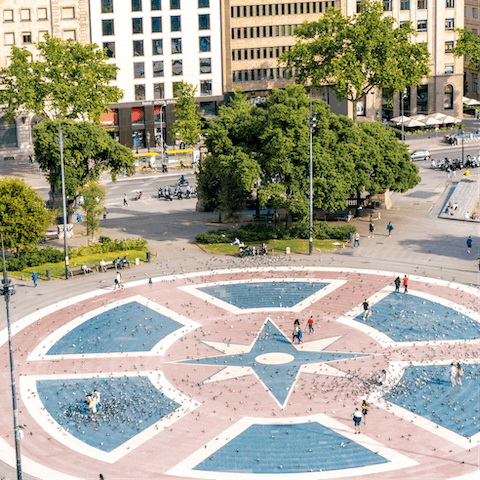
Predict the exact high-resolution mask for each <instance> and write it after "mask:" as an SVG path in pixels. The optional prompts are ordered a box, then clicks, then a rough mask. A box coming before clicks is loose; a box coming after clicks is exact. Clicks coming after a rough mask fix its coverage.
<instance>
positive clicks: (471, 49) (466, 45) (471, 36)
mask: <svg viewBox="0 0 480 480" xmlns="http://www.w3.org/2000/svg"><path fill="white" fill-rule="evenodd" d="M455 31H456V32H457V33H458V35H459V37H458V40H457V42H456V43H457V44H456V46H455V48H454V49H453V53H454V55H455V56H456V57H463V56H464V55H468V60H467V67H468V68H472V69H474V70H480V36H479V35H475V33H473V31H472V30H467V29H460V28H457V29H456V30H455Z"/></svg>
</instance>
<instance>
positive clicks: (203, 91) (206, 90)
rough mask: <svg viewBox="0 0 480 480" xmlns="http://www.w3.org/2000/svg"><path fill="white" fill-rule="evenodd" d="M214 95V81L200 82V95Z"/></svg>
mask: <svg viewBox="0 0 480 480" xmlns="http://www.w3.org/2000/svg"><path fill="white" fill-rule="evenodd" d="M211 94H212V81H211V80H201V81H200V95H202V96H207V95H211Z"/></svg>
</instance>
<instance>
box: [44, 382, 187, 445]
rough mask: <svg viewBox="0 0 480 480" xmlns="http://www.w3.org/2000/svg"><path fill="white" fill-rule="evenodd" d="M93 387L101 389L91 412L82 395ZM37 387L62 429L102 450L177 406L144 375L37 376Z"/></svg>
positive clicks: (138, 430) (138, 431)
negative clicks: (95, 376) (97, 406)
mask: <svg viewBox="0 0 480 480" xmlns="http://www.w3.org/2000/svg"><path fill="white" fill-rule="evenodd" d="M95 388H96V389H97V390H98V392H99V393H100V408H99V410H98V412H99V413H98V414H97V415H94V416H92V415H91V414H90V412H89V410H88V409H87V408H86V404H85V398H86V395H87V394H89V393H92V392H93V390H94V389H95ZM37 390H38V395H39V398H40V400H41V402H42V403H43V405H44V407H45V408H46V410H47V411H48V413H50V415H51V416H52V417H53V418H54V419H55V420H56V421H57V422H58V423H59V424H60V425H61V426H62V427H63V428H64V429H65V430H67V431H68V432H69V433H70V434H71V435H73V436H74V437H76V438H78V439H79V440H81V441H82V442H85V443H86V444H88V445H90V446H92V447H95V448H98V449H100V450H103V451H105V452H111V451H112V450H114V449H115V448H117V447H118V446H120V445H122V444H123V443H125V442H127V441H128V440H130V439H131V438H132V437H134V436H135V435H137V434H138V433H140V432H141V431H143V430H145V429H147V428H148V427H150V426H151V425H153V424H154V423H155V422H157V421H159V420H161V418H162V417H164V416H166V415H169V414H170V413H172V412H173V411H175V410H176V409H177V408H179V407H180V404H179V403H177V402H175V401H174V400H172V399H170V398H169V397H167V396H166V395H164V394H162V393H161V392H159V391H158V389H157V388H155V386H154V385H152V383H151V382H150V380H149V379H148V378H147V377H122V378H105V379H101V378H96V379H90V378H88V379H76V380H39V381H37Z"/></svg>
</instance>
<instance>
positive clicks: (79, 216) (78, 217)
mask: <svg viewBox="0 0 480 480" xmlns="http://www.w3.org/2000/svg"><path fill="white" fill-rule="evenodd" d="M81 221H82V216H81V215H80V214H79V213H77V222H78V223H80V222H81Z"/></svg>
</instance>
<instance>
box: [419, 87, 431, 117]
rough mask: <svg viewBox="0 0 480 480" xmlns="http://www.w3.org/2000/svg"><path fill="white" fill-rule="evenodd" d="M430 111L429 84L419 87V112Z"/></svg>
mask: <svg viewBox="0 0 480 480" xmlns="http://www.w3.org/2000/svg"><path fill="white" fill-rule="evenodd" d="M427 112H428V85H419V86H418V87H417V113H427Z"/></svg>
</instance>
